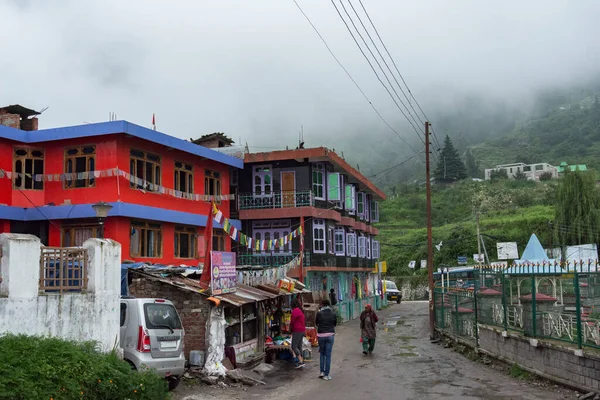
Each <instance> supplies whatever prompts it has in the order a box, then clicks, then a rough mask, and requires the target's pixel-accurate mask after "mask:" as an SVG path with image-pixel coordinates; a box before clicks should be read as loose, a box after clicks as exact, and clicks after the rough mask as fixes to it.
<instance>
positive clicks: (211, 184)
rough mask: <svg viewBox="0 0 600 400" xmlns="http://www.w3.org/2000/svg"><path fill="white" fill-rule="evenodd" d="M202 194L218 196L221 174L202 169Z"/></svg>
mask: <svg viewBox="0 0 600 400" xmlns="http://www.w3.org/2000/svg"><path fill="white" fill-rule="evenodd" d="M204 194H206V195H209V196H219V195H220V194H221V174H220V173H218V172H216V171H211V170H209V169H207V170H205V171H204Z"/></svg>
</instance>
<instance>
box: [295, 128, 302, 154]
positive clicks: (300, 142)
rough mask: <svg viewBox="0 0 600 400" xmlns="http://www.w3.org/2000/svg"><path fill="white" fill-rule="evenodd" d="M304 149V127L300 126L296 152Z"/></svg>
mask: <svg viewBox="0 0 600 400" xmlns="http://www.w3.org/2000/svg"><path fill="white" fill-rule="evenodd" d="M303 148H304V126H303V125H300V133H299V134H298V147H296V150H298V149H303Z"/></svg>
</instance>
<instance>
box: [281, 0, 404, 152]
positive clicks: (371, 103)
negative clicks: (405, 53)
mask: <svg viewBox="0 0 600 400" xmlns="http://www.w3.org/2000/svg"><path fill="white" fill-rule="evenodd" d="M293 1H294V4H296V7H298V10H300V12H301V13H302V15H304V18H306V20H307V21H308V23H309V24H310V26H312V28H313V30H314V31H315V32H316V34H317V35H318V36H319V38H320V39H321V41H322V42H323V44H324V45H325V47H326V48H327V50H328V51H329V54H331V56H332V57H333V58H334V60H335V61H336V62H337V63H338V65H339V66H340V67H341V68H342V69H343V70H344V72H345V73H346V75H348V78H350V80H351V81H352V83H354V86H356V88H357V89H358V91H359V92H360V93H361V94H362V96H363V97H364V99H365V100H366V101H367V103H369V105H370V106H371V108H373V111H375V113H376V114H377V116H378V117H379V119H381V120H382V121H383V123H384V124H386V125H387V127H388V128H389V129H390V130H391V131H392V132H394V133H395V134H396V136H398V138H399V139H400V140H402V141H403V142H404V143H405V144H406V145H407V146H408V148H409V149H411V150H412V151H414V152H416V150H415V149H414V148H413V147H412V146H411V145H410V144H409V143H408V141H407V140H406V139H404V138H403V137H402V136H401V135H400V133H398V131H397V130H395V129H394V128H393V127H392V126H391V125H390V124H389V123H388V122H387V121H386V120H385V118H383V116H382V115H381V113H380V112H379V110H377V108H376V107H375V105H373V102H371V100H370V99H369V98H368V97H367V95H366V94H365V92H364V91H363V90H362V88H361V87H360V86H359V85H358V83H357V82H356V80H355V79H354V78H353V77H352V75H351V74H350V72H348V70H347V69H346V67H344V65H343V64H342V63H341V61H340V60H339V59H338V58H337V56H336V55H335V53H334V52H333V50H331V48H330V47H329V44H327V41H326V40H325V38H323V36H322V35H321V33H320V32H319V30H318V29H317V27H316V26H315V25H314V24H313V23H312V21H311V20H310V18H309V17H308V15H306V13H305V12H304V10H303V9H302V7H300V4H298V2H297V1H296V0H293Z"/></svg>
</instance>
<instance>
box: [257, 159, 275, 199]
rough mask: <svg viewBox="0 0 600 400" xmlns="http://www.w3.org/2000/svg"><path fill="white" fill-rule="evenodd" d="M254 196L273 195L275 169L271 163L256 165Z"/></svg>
mask: <svg viewBox="0 0 600 400" xmlns="http://www.w3.org/2000/svg"><path fill="white" fill-rule="evenodd" d="M253 175H254V177H253V178H254V184H253V185H252V187H253V189H252V190H253V193H254V196H259V197H271V196H273V170H272V169H271V166H270V165H257V166H255V167H254V174H253Z"/></svg>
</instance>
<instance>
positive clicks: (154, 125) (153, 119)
mask: <svg viewBox="0 0 600 400" xmlns="http://www.w3.org/2000/svg"><path fill="white" fill-rule="evenodd" d="M152 126H153V127H154V130H156V118H155V116H154V113H152Z"/></svg>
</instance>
